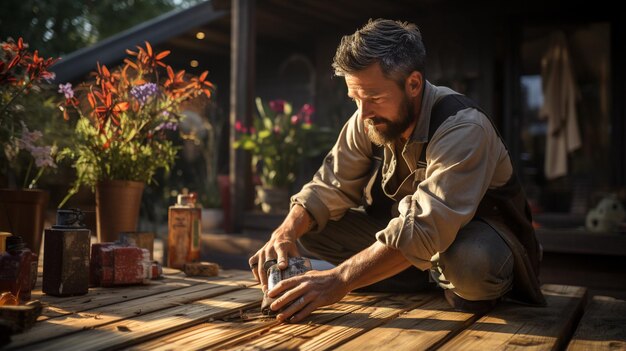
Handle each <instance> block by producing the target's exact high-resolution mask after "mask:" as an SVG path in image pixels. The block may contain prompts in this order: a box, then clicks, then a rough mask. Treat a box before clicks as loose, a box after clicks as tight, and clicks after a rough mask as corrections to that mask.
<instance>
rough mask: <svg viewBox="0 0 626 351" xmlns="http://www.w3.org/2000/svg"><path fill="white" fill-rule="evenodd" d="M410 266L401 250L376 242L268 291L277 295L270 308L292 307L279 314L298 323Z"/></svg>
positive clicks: (271, 295)
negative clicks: (339, 261)
mask: <svg viewBox="0 0 626 351" xmlns="http://www.w3.org/2000/svg"><path fill="white" fill-rule="evenodd" d="M410 266H411V264H410V263H409V261H407V260H406V258H404V256H403V255H402V253H401V252H400V251H398V250H395V249H392V248H389V247H386V246H385V245H384V244H381V243H380V242H375V243H373V244H372V245H371V246H370V247H368V248H366V249H365V250H363V251H361V252H359V253H358V254H356V255H354V256H352V257H351V258H349V259H348V260H346V261H344V262H343V263H342V264H340V265H339V266H337V267H335V268H333V269H331V270H328V271H310V272H307V273H305V274H304V275H299V276H295V277H292V278H289V279H285V280H283V281H281V282H280V283H278V284H276V286H275V287H274V289H272V290H271V291H269V292H268V296H269V297H272V298H276V297H277V299H276V301H274V302H273V303H272V305H271V306H270V308H271V309H272V310H274V311H278V310H280V309H281V308H283V307H285V306H288V307H287V308H286V309H285V310H284V311H282V312H281V313H279V314H278V316H277V318H278V320H280V321H285V320H288V321H290V322H298V321H301V320H302V319H303V318H305V317H306V316H308V315H309V314H311V312H313V311H314V310H315V309H316V308H318V307H320V306H325V305H330V304H333V303H335V302H337V301H339V300H341V299H342V298H343V297H344V296H346V294H347V293H348V292H350V291H352V290H354V289H357V288H360V287H364V286H367V285H370V284H372V283H375V282H378V281H380V280H383V279H385V278H388V277H391V276H393V275H395V274H397V273H400V272H402V271H403V270H405V269H407V268H408V267H410ZM291 302H293V304H292V305H289V304H290V303H291Z"/></svg>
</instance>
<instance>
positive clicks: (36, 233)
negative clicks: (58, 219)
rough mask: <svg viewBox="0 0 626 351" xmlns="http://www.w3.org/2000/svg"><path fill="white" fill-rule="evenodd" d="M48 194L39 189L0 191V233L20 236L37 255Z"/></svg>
mask: <svg viewBox="0 0 626 351" xmlns="http://www.w3.org/2000/svg"><path fill="white" fill-rule="evenodd" d="M49 199H50V194H49V193H48V192H47V191H45V190H39V189H20V190H12V189H0V231H5V232H10V233H11V234H15V235H20V236H21V237H22V239H23V240H24V242H25V243H26V247H28V248H29V249H30V250H31V251H32V252H34V253H35V254H37V255H39V250H40V249H41V237H42V233H43V226H44V220H45V215H46V208H47V207H48V200H49Z"/></svg>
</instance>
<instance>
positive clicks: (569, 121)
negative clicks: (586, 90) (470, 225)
mask: <svg viewBox="0 0 626 351" xmlns="http://www.w3.org/2000/svg"><path fill="white" fill-rule="evenodd" d="M541 79H542V82H543V96H544V99H543V105H542V106H541V109H540V111H539V116H540V118H543V119H547V121H548V129H547V134H546V154H545V164H544V173H545V176H546V178H547V179H555V178H558V177H561V176H564V175H567V155H568V154H569V153H570V152H572V151H574V150H576V149H578V148H580V147H581V140H580V132H579V130H578V120H577V114H576V98H577V96H578V89H577V87H576V82H575V79H574V74H573V68H572V62H571V57H570V54H569V51H568V49H567V43H566V39H565V34H564V33H563V32H560V31H559V32H554V33H552V35H551V40H550V48H549V49H548V51H547V53H546V54H545V55H544V56H543V58H542V60H541Z"/></svg>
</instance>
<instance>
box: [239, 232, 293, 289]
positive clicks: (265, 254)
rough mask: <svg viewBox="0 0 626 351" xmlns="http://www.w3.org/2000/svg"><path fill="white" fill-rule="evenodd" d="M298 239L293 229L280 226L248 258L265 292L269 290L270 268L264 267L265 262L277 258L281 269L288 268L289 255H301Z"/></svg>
mask: <svg viewBox="0 0 626 351" xmlns="http://www.w3.org/2000/svg"><path fill="white" fill-rule="evenodd" d="M296 240H298V237H297V235H296V234H295V233H294V232H293V231H290V230H288V229H285V228H284V227H283V226H280V227H279V228H278V229H276V231H274V233H272V237H271V238H270V240H269V241H268V242H267V243H265V245H264V246H263V247H262V248H261V249H260V250H259V251H257V253H256V254H254V256H252V257H250V259H249V260H248V263H249V264H250V268H251V269H252V273H253V274H254V277H255V278H256V279H257V280H258V281H259V282H260V283H261V286H262V288H263V291H264V292H265V291H267V268H268V267H264V266H265V262H267V261H270V260H276V261H277V262H278V268H279V269H281V270H283V269H285V268H287V264H288V262H289V257H295V256H299V255H300V254H299V252H298V247H297V246H296Z"/></svg>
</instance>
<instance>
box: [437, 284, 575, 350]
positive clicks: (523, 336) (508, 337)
mask: <svg viewBox="0 0 626 351" xmlns="http://www.w3.org/2000/svg"><path fill="white" fill-rule="evenodd" d="M542 291H543V293H544V295H545V297H546V300H547V303H548V305H547V307H530V306H522V305H519V304H513V303H503V304H501V305H499V306H497V307H496V308H495V309H494V310H493V311H492V312H490V313H489V314H487V315H485V316H483V317H482V318H480V319H479V320H478V321H476V323H474V324H472V325H471V326H470V327H469V328H467V329H466V330H464V331H463V332H461V333H460V334H459V335H457V336H456V337H454V338H453V339H452V340H450V341H449V342H447V343H446V344H444V345H443V346H442V347H441V348H440V350H503V349H506V350H510V349H524V350H554V349H560V348H563V347H564V346H565V345H566V341H567V340H565V338H566V336H567V335H568V333H570V332H571V331H572V329H573V327H574V325H573V323H574V322H575V321H576V320H577V318H578V316H579V315H580V313H581V310H582V307H583V305H584V300H585V294H586V289H585V288H582V287H576V286H565V285H544V286H542Z"/></svg>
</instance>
